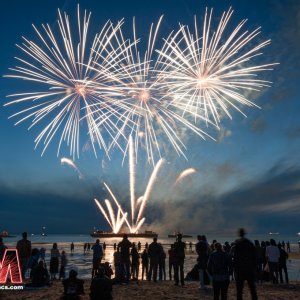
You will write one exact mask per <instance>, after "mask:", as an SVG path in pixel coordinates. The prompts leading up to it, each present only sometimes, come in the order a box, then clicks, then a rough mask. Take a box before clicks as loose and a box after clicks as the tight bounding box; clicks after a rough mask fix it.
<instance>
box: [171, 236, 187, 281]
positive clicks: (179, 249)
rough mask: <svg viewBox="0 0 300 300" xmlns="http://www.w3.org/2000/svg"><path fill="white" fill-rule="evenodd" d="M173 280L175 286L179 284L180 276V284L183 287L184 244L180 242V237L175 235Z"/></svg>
mask: <svg viewBox="0 0 300 300" xmlns="http://www.w3.org/2000/svg"><path fill="white" fill-rule="evenodd" d="M174 258H175V264H174V279H175V285H178V283H179V274H180V283H181V285H184V272H183V265H184V259H185V243H184V242H182V235H181V234H178V235H177V241H176V242H175V243H174Z"/></svg>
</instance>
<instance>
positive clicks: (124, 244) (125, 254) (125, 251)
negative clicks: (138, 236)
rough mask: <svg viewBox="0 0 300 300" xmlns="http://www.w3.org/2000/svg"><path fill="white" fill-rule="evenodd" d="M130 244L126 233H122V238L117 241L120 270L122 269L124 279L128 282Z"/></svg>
mask: <svg viewBox="0 0 300 300" xmlns="http://www.w3.org/2000/svg"><path fill="white" fill-rule="evenodd" d="M131 246H132V244H131V242H130V241H129V240H128V236H127V234H124V235H123V240H122V241H121V242H120V243H119V245H118V247H119V248H120V253H121V265H122V270H124V275H125V280H126V282H127V283H129V280H130V248H131Z"/></svg>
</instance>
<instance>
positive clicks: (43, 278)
mask: <svg viewBox="0 0 300 300" xmlns="http://www.w3.org/2000/svg"><path fill="white" fill-rule="evenodd" d="M31 274H32V279H31V283H28V284H26V287H43V286H47V285H50V278H49V273H48V271H47V269H46V267H45V264H44V261H42V260H40V261H39V263H38V265H37V266H35V268H34V269H32V270H31Z"/></svg>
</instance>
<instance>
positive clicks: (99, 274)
mask: <svg viewBox="0 0 300 300" xmlns="http://www.w3.org/2000/svg"><path fill="white" fill-rule="evenodd" d="M96 276H97V277H100V278H102V277H104V276H105V269H104V268H103V267H102V266H100V267H99V269H98V270H97V273H96Z"/></svg>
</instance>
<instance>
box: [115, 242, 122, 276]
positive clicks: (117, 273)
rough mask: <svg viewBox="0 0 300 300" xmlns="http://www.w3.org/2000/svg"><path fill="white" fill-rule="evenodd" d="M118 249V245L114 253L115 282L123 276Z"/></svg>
mask: <svg viewBox="0 0 300 300" xmlns="http://www.w3.org/2000/svg"><path fill="white" fill-rule="evenodd" d="M119 250H120V249H119V247H118V248H117V251H116V252H115V253H114V266H115V280H116V281H117V282H120V281H122V277H123V270H122V264H121V253H120V251H119Z"/></svg>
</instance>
